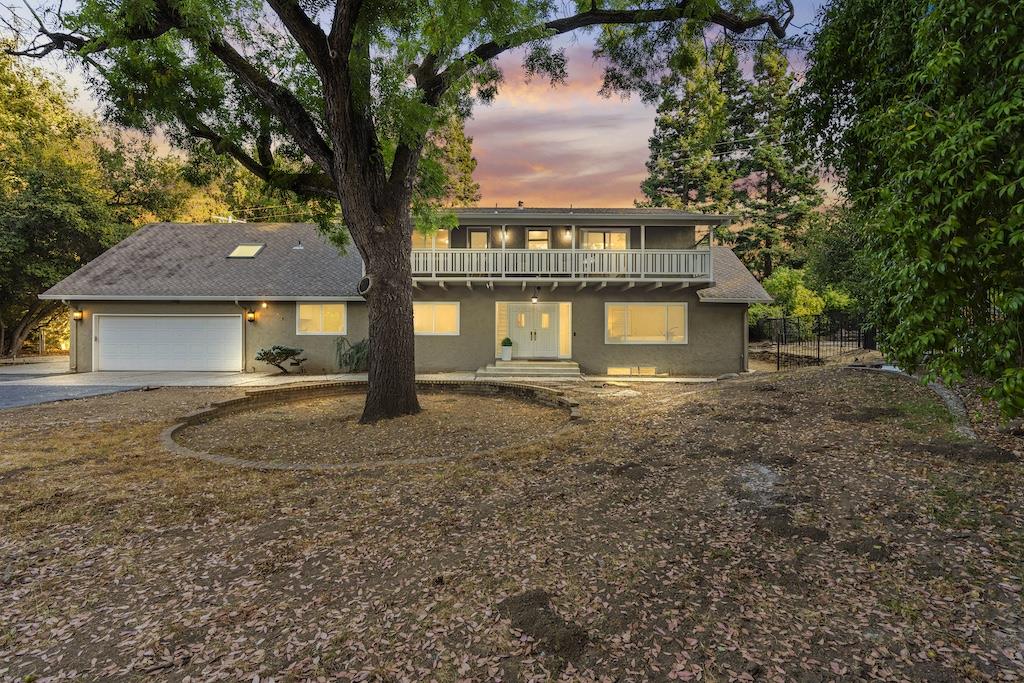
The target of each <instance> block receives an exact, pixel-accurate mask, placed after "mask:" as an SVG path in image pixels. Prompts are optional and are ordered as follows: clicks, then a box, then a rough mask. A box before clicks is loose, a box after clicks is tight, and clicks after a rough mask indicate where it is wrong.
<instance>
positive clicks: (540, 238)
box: [526, 228, 551, 249]
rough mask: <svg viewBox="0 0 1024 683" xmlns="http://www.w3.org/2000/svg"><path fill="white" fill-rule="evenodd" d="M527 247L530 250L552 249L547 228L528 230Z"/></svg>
mask: <svg viewBox="0 0 1024 683" xmlns="http://www.w3.org/2000/svg"><path fill="white" fill-rule="evenodd" d="M526 247H527V248H528V249H550V248H551V237H550V234H549V233H548V230H547V228H545V229H543V230H527V232H526Z"/></svg>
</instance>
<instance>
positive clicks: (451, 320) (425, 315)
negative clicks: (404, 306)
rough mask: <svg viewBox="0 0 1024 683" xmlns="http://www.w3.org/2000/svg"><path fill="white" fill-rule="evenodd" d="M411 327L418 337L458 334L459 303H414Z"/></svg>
mask: <svg viewBox="0 0 1024 683" xmlns="http://www.w3.org/2000/svg"><path fill="white" fill-rule="evenodd" d="M412 325H413V330H414V331H415V333H416V334H418V335H447V336H456V335H458V334H459V302H457V301H444V302H441V301H438V302H432V301H414V302H413V304H412Z"/></svg>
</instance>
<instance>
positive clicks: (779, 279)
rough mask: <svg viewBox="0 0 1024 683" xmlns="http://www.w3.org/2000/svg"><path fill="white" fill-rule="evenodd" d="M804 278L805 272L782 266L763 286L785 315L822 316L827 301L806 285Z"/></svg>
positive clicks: (766, 279)
mask: <svg viewBox="0 0 1024 683" xmlns="http://www.w3.org/2000/svg"><path fill="white" fill-rule="evenodd" d="M804 278H805V274H804V271H802V270H797V269H796V268H790V267H789V266H780V267H779V268H776V269H775V272H773V273H772V274H771V275H770V276H769V277H767V278H765V280H764V282H763V283H762V284H763V285H764V288H765V290H767V292H768V293H769V294H771V295H772V298H774V299H775V305H776V306H778V307H780V308H781V309H782V311H783V313H784V314H785V315H793V316H805V315H820V314H821V313H823V312H824V311H825V299H824V298H823V297H822V296H821V295H820V294H819V293H817V292H815V291H813V290H811V289H810V288H809V287H808V286H807V285H806V284H804Z"/></svg>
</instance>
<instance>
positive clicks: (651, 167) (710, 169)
mask: <svg viewBox="0 0 1024 683" xmlns="http://www.w3.org/2000/svg"><path fill="white" fill-rule="evenodd" d="M701 28H702V27H701ZM689 32H690V38H689V39H688V40H686V41H684V42H682V43H681V46H680V48H679V50H678V51H677V52H676V53H675V54H674V55H673V59H672V61H671V64H672V65H673V67H674V70H673V71H672V72H671V73H670V74H669V76H667V77H666V78H665V79H664V80H663V82H662V91H661V96H660V102H659V105H658V117H657V119H656V121H655V131H654V135H653V136H652V137H651V140H650V148H651V156H650V160H649V161H648V163H647V169H648V172H649V176H648V178H647V180H646V181H645V182H644V184H643V190H644V193H645V194H646V195H647V198H648V203H649V204H651V205H654V206H671V207H676V208H684V209H690V210H695V211H718V212H726V211H736V212H738V213H739V214H740V215H741V217H742V223H741V227H742V229H741V230H740V231H739V233H738V234H736V235H735V236H732V235H729V234H726V235H723V236H724V237H727V238H732V239H734V241H735V248H736V252H737V254H738V255H739V256H740V257H741V258H742V259H743V260H744V261H745V262H746V263H747V265H748V266H749V267H750V268H751V269H752V270H753V271H754V272H755V273H757V274H759V275H760V276H761V277H767V276H769V275H771V273H772V271H773V269H774V268H775V267H776V266H777V265H780V264H798V262H799V255H800V253H801V251H800V247H801V243H802V241H803V240H804V238H805V236H806V233H807V232H808V230H809V229H810V228H811V227H812V226H813V225H814V224H815V223H816V222H817V217H816V213H815V210H816V208H817V207H818V206H819V205H820V204H821V201H822V194H821V191H820V190H819V189H818V187H817V185H818V176H817V174H816V173H815V171H814V168H813V167H812V165H811V163H810V161H811V160H810V157H809V154H808V153H807V149H806V147H807V146H806V144H805V142H804V141H803V140H802V139H801V138H799V137H796V136H794V135H792V132H791V130H790V121H791V119H792V117H793V111H794V106H795V103H794V100H793V90H794V80H795V78H794V76H793V74H792V73H791V72H790V69H789V62H788V59H787V58H786V55H785V53H784V52H783V50H782V46H781V45H780V44H779V43H778V42H776V41H772V40H766V41H762V42H761V43H759V44H758V46H757V48H756V49H755V50H754V52H753V55H752V57H753V74H752V78H750V79H747V78H744V77H743V75H742V73H741V71H740V64H739V56H738V53H737V50H736V48H735V47H734V46H733V45H732V44H731V43H730V42H728V41H727V40H725V39H724V38H719V39H717V40H716V41H715V42H713V43H712V45H711V47H710V49H708V48H707V47H706V46H705V41H706V37H705V35H704V32H703V31H702V30H701V31H695V29H694V28H691V29H689Z"/></svg>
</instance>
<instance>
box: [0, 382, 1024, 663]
mask: <svg viewBox="0 0 1024 683" xmlns="http://www.w3.org/2000/svg"><path fill="white" fill-rule="evenodd" d="M232 395H233V394H232V390H223V389H218V390H213V389H209V390H194V389H161V390H157V391H150V392H134V393H124V394H116V395H111V396H103V397H97V398H89V399H83V400H78V401H72V402H66V403H58V404H49V405H43V406H35V407H29V408H20V409H14V410H9V411H2V412H0V680H7V679H10V680H23V679H35V680H43V679H47V678H51V677H52V678H57V677H61V676H66V677H70V676H71V675H72V674H77V675H78V676H80V677H84V678H87V679H101V678H102V679H105V678H128V679H132V680H145V679H151V680H191V681H199V680H203V681H206V680H214V679H217V678H221V679H228V680H247V681H249V680H254V679H255V677H257V676H259V677H260V678H261V679H266V678H267V677H275V678H276V680H301V679H307V678H324V679H330V678H334V679H337V680H388V681H392V680H411V681H420V680H437V681H455V680H505V681H519V680H523V681H525V680H552V679H566V680H608V681H612V680H616V681H645V680H696V679H700V680H708V681H724V680H730V679H735V680H803V681H818V680H835V679H858V678H861V679H871V678H875V679H887V680H892V679H908V680H916V681H943V680H964V679H975V680H984V679H993V680H1019V679H1020V678H1021V677H1022V676H1024V645H1022V643H1024V605H1022V591H1021V586H1022V583H1024V505H1022V503H1024V466H1022V454H1021V452H1020V450H1021V448H1024V446H1021V445H1020V442H1019V440H1017V441H1009V440H1007V441H1001V442H1000V443H999V444H998V445H996V444H992V445H986V444H982V445H975V444H971V443H967V442H962V441H958V440H957V439H956V437H955V435H954V432H953V430H952V424H951V422H950V421H949V419H948V417H947V415H946V413H945V411H944V410H943V409H942V407H941V405H940V404H939V403H938V402H937V400H936V399H935V398H934V396H933V394H932V393H931V392H930V391H928V390H927V389H924V388H921V387H919V386H916V385H914V384H912V383H911V382H908V381H905V380H901V379H898V378H894V377H889V376H883V375H879V374H874V373H866V372H860V373H858V372H853V371H848V370H841V369H837V368H811V369H806V370H799V371H792V372H783V373H778V374H772V375H770V376H756V375H755V376H753V377H748V378H744V379H740V380H732V381H730V382H725V383H722V384H719V385H674V384H636V385H631V386H629V387H619V386H607V387H596V386H592V385H582V386H579V387H577V388H576V389H574V390H573V391H572V395H573V396H574V397H575V398H577V399H579V400H580V402H581V404H582V408H583V414H584V419H583V420H579V421H577V422H575V423H573V425H572V426H571V427H569V428H568V429H566V430H563V431H559V432H557V433H556V434H554V435H552V436H550V437H548V438H545V439H541V440H539V441H536V442H533V443H530V444H527V445H520V446H511V447H509V448H506V449H504V450H497V451H495V450H491V451H489V452H488V453H487V454H486V455H484V456H479V457H468V458H463V459H455V460H451V461H446V462H442V463H435V464H431V465H408V464H406V465H399V466H393V467H386V468H371V469H366V470H359V471H346V472H344V473H303V472H268V473H263V472H256V471H249V470H238V469H231V468H227V467H223V466H219V465H214V464H211V463H206V462H202V461H193V460H184V459H176V458H174V457H172V456H168V455H166V454H165V453H164V452H163V451H162V450H161V449H160V447H159V446H158V445H157V443H158V441H157V437H158V435H159V433H160V431H161V430H162V429H163V428H165V427H166V426H167V425H168V424H170V423H171V421H172V420H173V418H174V417H175V416H177V415H180V414H183V413H186V412H189V411H191V410H194V409H196V408H199V407H201V406H202V405H204V404H205V403H207V402H209V401H213V400H219V399H222V398H227V397H229V396H232Z"/></svg>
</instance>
